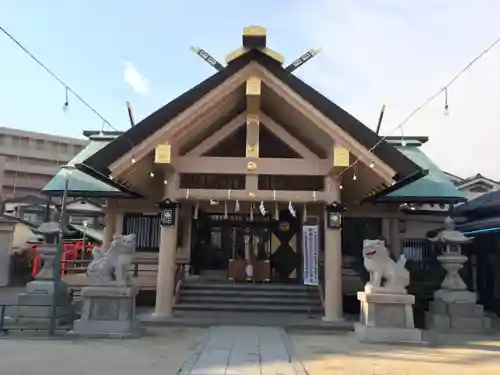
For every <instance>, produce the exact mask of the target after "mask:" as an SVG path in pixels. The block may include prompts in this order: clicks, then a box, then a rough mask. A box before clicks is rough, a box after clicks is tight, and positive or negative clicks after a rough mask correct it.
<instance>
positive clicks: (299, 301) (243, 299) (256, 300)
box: [179, 294, 321, 306]
mask: <svg viewBox="0 0 500 375" xmlns="http://www.w3.org/2000/svg"><path fill="white" fill-rule="evenodd" d="M179 303H207V304H236V303H238V304H254V305H268V304H276V305H288V306H295V305H306V306H321V300H320V299H315V298H295V299H290V298H281V297H280V296H279V297H271V298H269V297H265V296H248V295H247V294H244V295H241V294H240V295H237V296H231V297H227V296H207V295H204V294H203V295H201V294H200V295H189V296H186V295H184V294H181V295H180V297H179Z"/></svg>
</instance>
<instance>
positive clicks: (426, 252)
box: [401, 238, 432, 262]
mask: <svg viewBox="0 0 500 375" xmlns="http://www.w3.org/2000/svg"><path fill="white" fill-rule="evenodd" d="M401 253H402V254H403V255H404V256H405V257H406V259H408V260H413V261H415V262H422V261H426V260H429V259H430V258H431V257H432V244H431V243H430V242H429V240H427V239H426V238H404V239H402V240H401Z"/></svg>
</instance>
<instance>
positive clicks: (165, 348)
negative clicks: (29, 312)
mask: <svg viewBox="0 0 500 375" xmlns="http://www.w3.org/2000/svg"><path fill="white" fill-rule="evenodd" d="M205 332H206V331H205V330H201V329H194V328H169V329H162V328H155V330H154V332H150V334H149V335H148V337H144V338H141V339H131V340H75V341H73V340H68V339H54V340H48V339H43V338H36V339H22V338H1V339H0V374H2V375H101V374H105V375H137V374H139V375H175V374H177V371H178V369H179V368H181V367H182V365H183V363H184V361H185V360H186V358H187V357H188V356H189V353H191V352H192V351H194V350H195V348H196V346H197V345H198V344H199V342H201V341H202V339H203V337H204V335H205Z"/></svg>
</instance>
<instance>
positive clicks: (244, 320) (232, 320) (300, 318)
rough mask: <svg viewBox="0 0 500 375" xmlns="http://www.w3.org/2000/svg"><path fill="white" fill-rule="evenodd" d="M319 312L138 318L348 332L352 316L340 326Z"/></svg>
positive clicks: (161, 323) (169, 322) (148, 323)
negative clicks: (325, 320) (324, 317)
mask: <svg viewBox="0 0 500 375" xmlns="http://www.w3.org/2000/svg"><path fill="white" fill-rule="evenodd" d="M322 316H323V312H322V311H321V312H319V313H314V314H307V313H303V312H299V313H283V312H267V313H266V312H262V313H260V314H256V313H255V312H231V311H176V312H174V315H173V316H171V317H168V318H165V319H158V318H156V317H154V315H153V314H152V313H151V312H150V311H148V312H145V313H142V314H139V315H138V318H139V320H140V321H141V324H142V325H144V326H153V327H154V326H180V327H203V328H207V327H211V326H221V325H222V326H254V327H255V326H257V327H284V328H286V329H293V330H294V331H297V330H300V331H313V332H322V333H324V332H325V330H328V331H352V329H353V321H355V320H357V319H358V317H357V315H355V316H345V317H344V318H345V320H344V321H341V322H335V323H331V322H323V321H322V320H321V317H322Z"/></svg>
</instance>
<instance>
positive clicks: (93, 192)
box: [44, 26, 464, 321]
mask: <svg viewBox="0 0 500 375" xmlns="http://www.w3.org/2000/svg"><path fill="white" fill-rule="evenodd" d="M196 52H197V53H198V54H199V55H200V56H201V57H203V58H204V59H205V60H206V61H207V62H209V63H210V64H211V65H212V67H213V68H214V69H215V70H216V71H217V72H216V73H215V74H213V75H212V76H210V77H209V78H207V79H206V80H204V81H203V82H201V83H199V84H198V85H196V86H195V87H193V88H191V89H190V90H188V91H187V92H185V93H183V94H182V95H180V96H179V97H177V98H176V99H174V100H172V101H171V102H169V103H167V104H166V105H165V106H163V107H161V108H160V109H158V110H157V111H156V112H154V113H152V114H150V115H149V116H147V117H146V118H144V119H143V120H141V121H140V122H139V123H137V124H136V125H134V126H133V127H131V128H130V129H128V130H126V131H124V132H123V133H121V132H98V131H96V132H85V135H87V136H88V137H89V139H90V143H89V145H88V146H87V147H86V148H85V149H84V150H83V151H82V152H81V153H80V154H79V155H77V156H76V157H75V159H74V160H72V161H71V162H70V163H69V164H68V166H66V167H65V169H66V172H64V173H63V171H61V172H60V173H59V174H58V175H56V176H55V177H54V179H53V180H52V181H51V182H50V183H49V184H48V185H47V186H46V187H45V189H44V192H45V193H46V194H48V195H51V196H62V194H63V190H64V184H65V180H66V179H67V180H68V181H69V182H68V195H69V196H70V197H93V198H102V199H106V202H107V203H106V207H105V211H106V212H105V219H104V221H105V227H104V242H105V246H107V245H109V243H110V241H111V240H112V237H113V235H114V234H130V233H135V234H136V236H137V255H136V256H137V258H138V259H143V260H144V262H145V263H148V262H149V263H150V264H154V265H155V267H156V268H155V270H156V271H155V272H154V275H153V276H151V277H150V279H149V280H150V281H151V283H150V285H149V286H148V287H149V288H150V289H151V290H156V306H155V313H156V314H157V315H158V316H169V315H170V314H171V313H172V308H173V304H174V303H173V301H174V294H175V293H176V269H177V267H176V265H178V264H183V265H188V267H189V269H190V270H189V272H190V273H191V274H194V275H200V277H201V279H200V280H203V275H210V276H211V278H212V279H213V278H217V277H219V278H220V279H221V280H222V279H224V280H227V282H234V283H239V282H248V281H249V279H252V280H254V281H256V282H263V283H271V284H273V283H274V284H276V285H284V284H302V283H303V282H304V278H305V275H304V273H305V272H309V271H308V269H307V267H309V266H310V264H309V263H310V259H309V260H307V259H305V258H306V257H305V256H304V249H303V246H305V245H304V244H305V243H306V241H305V239H304V238H303V237H304V233H305V232H304V231H303V228H304V226H308V227H315V228H317V230H316V232H311V233H313V235H314V236H316V238H315V239H314V241H316V242H315V243H316V246H317V250H318V254H317V256H318V261H317V262H318V264H317V265H318V267H319V268H318V269H319V270H320V271H319V272H320V275H319V282H318V283H319V284H320V285H319V287H320V288H321V289H322V296H323V298H322V299H323V308H324V317H325V320H330V321H336V320H340V319H342V316H343V314H344V308H343V301H344V300H345V298H346V296H349V295H352V296H354V295H355V293H356V291H357V290H360V288H362V287H363V283H362V281H361V276H360V273H361V272H362V270H363V266H362V254H361V246H362V245H361V244H362V242H363V239H365V238H370V239H374V238H384V239H385V240H386V242H387V244H388V247H389V248H390V250H391V252H392V253H393V255H395V256H397V255H398V254H399V253H401V252H403V251H409V252H408V255H407V256H408V257H410V258H411V257H415V259H417V258H418V259H420V258H422V257H424V256H425V249H426V246H427V245H426V244H424V242H425V235H426V233H427V232H428V231H429V230H431V229H434V228H436V227H439V226H440V224H441V223H442V221H443V216H442V215H441V214H442V211H443V209H442V208H443V207H448V206H450V205H453V204H455V203H456V202H460V201H464V197H463V196H462V195H461V193H460V192H459V191H458V190H457V189H456V188H455V187H454V185H453V184H452V183H451V182H450V181H449V180H448V178H447V177H446V176H445V175H444V173H443V172H441V170H440V169H439V168H438V167H437V166H436V165H435V164H434V163H433V162H432V161H431V160H430V159H429V158H428V157H427V156H426V155H425V153H424V152H423V151H422V150H421V148H420V146H421V145H422V144H423V143H425V142H426V141H427V138H426V137H407V138H405V139H402V138H401V137H388V138H386V139H381V136H379V135H377V134H376V133H375V132H374V131H373V130H372V129H370V128H368V127H367V126H366V125H364V124H363V123H361V122H360V121H359V120H357V119H356V118H355V117H354V116H353V115H351V114H349V113H347V112H346V111H345V110H343V109H342V108H340V107H339V106H338V105H336V104H335V103H333V102H332V101H330V100H329V99H328V98H326V97H325V96H324V95H322V94H320V93H319V92H318V91H316V90H315V89H314V88H312V87H310V86H309V85H308V84H307V83H305V82H303V81H302V80H301V79H299V78H297V76H295V74H294V73H293V71H294V70H295V69H298V68H300V65H301V64H303V63H310V64H313V63H314V61H311V62H309V61H308V60H309V59H311V58H312V57H314V54H315V53H316V52H317V51H311V52H309V53H308V54H305V55H304V56H303V57H302V58H300V59H298V60H295V61H294V62H293V63H292V64H290V65H286V64H285V63H284V58H283V56H281V55H280V54H279V53H278V52H275V51H273V50H271V49H270V48H269V47H268V46H267V44H266V31H265V29H264V28H262V27H256V26H251V27H247V28H245V29H244V31H243V35H242V45H241V48H239V49H238V50H236V51H235V52H233V53H231V54H230V55H228V56H227V58H226V62H225V65H223V64H221V63H219V62H217V61H216V60H215V59H213V58H212V57H211V56H209V55H208V54H206V53H205V51H203V50H199V49H197V50H196ZM361 95H362V93H361ZM374 145H378V146H377V147H375V148H373V147H374ZM372 148H373V150H372ZM352 163H355V165H352ZM68 172H69V174H68ZM439 207H441V208H439ZM308 235H309V234H308ZM408 249H410V250H408ZM313 256H316V255H314V254H313ZM419 257H420V258H419ZM306 261H307V262H309V263H308V264H307V265H306V264H305V262H306ZM248 264H252V266H253V268H252V271H251V273H250V275H249V271H248V268H247V266H248ZM313 266H314V265H313ZM311 272H317V271H314V270H313V271H311ZM313 276H314V275H313ZM308 277H309V276H308ZM313 279H314V277H313Z"/></svg>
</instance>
